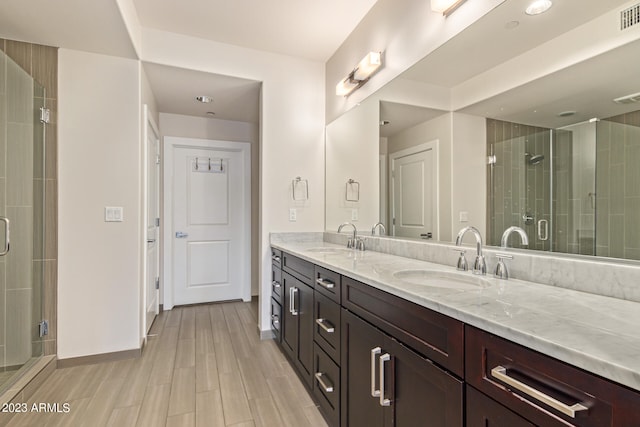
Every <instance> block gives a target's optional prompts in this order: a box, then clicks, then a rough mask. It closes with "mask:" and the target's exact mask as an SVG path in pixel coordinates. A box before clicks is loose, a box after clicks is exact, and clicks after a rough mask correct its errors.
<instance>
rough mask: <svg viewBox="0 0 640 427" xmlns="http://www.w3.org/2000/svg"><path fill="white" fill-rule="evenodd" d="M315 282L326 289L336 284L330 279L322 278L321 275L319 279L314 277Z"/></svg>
mask: <svg viewBox="0 0 640 427" xmlns="http://www.w3.org/2000/svg"><path fill="white" fill-rule="evenodd" d="M316 283H317V284H318V285H320V286H323V287H325V288H327V289H333V288H334V287H335V286H336V284H335V283H333V282H332V281H331V280H327V279H323V278H322V277H321V278H319V279H316Z"/></svg>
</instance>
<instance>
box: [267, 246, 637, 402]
mask: <svg viewBox="0 0 640 427" xmlns="http://www.w3.org/2000/svg"><path fill="white" fill-rule="evenodd" d="M272 246H273V247H275V248H278V249H281V250H283V251H285V252H288V253H290V254H292V255H295V256H298V257H300V258H302V259H305V260H307V261H310V262H312V263H314V264H317V265H320V266H322V267H325V268H328V269H330V270H333V271H335V272H337V273H340V274H343V275H345V276H349V277H351V278H353V279H355V280H358V281H360V282H363V283H366V284H368V285H370V286H373V287H375V288H378V289H381V290H383V291H386V292H389V293H391V294H394V295H397V296H399V297H402V298H404V299H406V300H409V301H412V302H415V303H417V304H420V305H421V306H424V307H427V308H430V309H432V310H435V311H438V312H440V313H442V314H446V315H448V316H450V317H453V318H455V319H458V320H460V321H462V322H464V323H467V324H469V325H472V326H476V327H478V328H480V329H483V330H485V331H488V332H491V333H494V334H496V335H498V336H501V337H503V338H506V339H508V340H511V341H514V342H516V343H519V344H521V345H524V346H526V347H528V348H531V349H534V350H537V351H539V352H541V353H544V354H547V355H549V356H552V357H554V358H556V359H559V360H562V361H564V362H566V363H569V364H571V365H574V366H577V367H579V368H582V369H584V370H586V371H589V372H593V373H595V374H598V375H600V376H602V377H604V378H608V379H610V380H612V381H615V382H618V383H620V384H624V385H626V386H628V387H631V388H633V389H635V390H638V391H640V303H638V302H633V301H625V300H620V299H615V298H610V297H603V296H599V295H594V294H588V293H584V292H579V291H574V290H570V289H563V288H558V287H554V286H546V285H541V284H537V283H531V282H525V281H520V280H512V279H509V280H499V279H495V278H493V276H492V275H490V274H487V276H482V278H483V279H486V280H487V281H488V282H489V286H488V287H478V288H477V289H476V288H475V287H473V286H470V287H467V288H470V289H447V288H438V287H430V286H425V285H419V284H412V283H407V282H406V281H403V280H400V279H397V278H396V277H394V275H393V274H394V273H395V272H397V271H401V270H420V269H426V270H435V271H442V272H449V273H452V274H456V273H457V274H464V275H468V277H469V280H473V275H472V274H471V272H457V271H456V269H455V266H451V267H448V266H445V265H441V264H434V263H430V262H426V261H418V260H414V259H410V258H403V257H399V256H395V255H389V254H383V253H380V252H374V251H364V252H360V251H353V250H346V248H344V247H343V246H338V245H335V244H331V243H326V242H319V241H314V242H290V243H289V242H272ZM318 248H327V249H329V250H330V251H331V250H332V249H338V251H337V252H322V251H318ZM310 249H311V250H310ZM639 286H640V284H639Z"/></svg>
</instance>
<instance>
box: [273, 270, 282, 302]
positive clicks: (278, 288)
mask: <svg viewBox="0 0 640 427" xmlns="http://www.w3.org/2000/svg"><path fill="white" fill-rule="evenodd" d="M271 296H272V297H273V298H275V300H276V301H278V302H279V303H280V305H282V302H283V301H282V270H280V268H277V267H276V266H275V265H274V266H273V267H272V268H271Z"/></svg>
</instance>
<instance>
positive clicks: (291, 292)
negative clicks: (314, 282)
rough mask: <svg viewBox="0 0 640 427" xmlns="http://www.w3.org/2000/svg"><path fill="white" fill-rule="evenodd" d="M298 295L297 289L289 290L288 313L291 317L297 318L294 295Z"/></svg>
mask: <svg viewBox="0 0 640 427" xmlns="http://www.w3.org/2000/svg"><path fill="white" fill-rule="evenodd" d="M297 293H298V288H295V287H294V288H290V289H289V311H290V312H291V314H292V315H294V316H297V315H298V311H297V310H296V300H295V298H296V294H297Z"/></svg>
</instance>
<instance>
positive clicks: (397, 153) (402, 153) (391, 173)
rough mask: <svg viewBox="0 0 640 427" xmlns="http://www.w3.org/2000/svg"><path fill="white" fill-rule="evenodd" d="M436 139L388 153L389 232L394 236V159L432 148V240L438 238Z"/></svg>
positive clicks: (438, 189)
mask: <svg viewBox="0 0 640 427" xmlns="http://www.w3.org/2000/svg"><path fill="white" fill-rule="evenodd" d="M439 142H440V141H439V140H438V139H434V140H431V141H428V142H425V143H422V144H418V145H414V146H413V147H409V148H405V149H403V150H399V151H395V152H393V153H389V177H390V179H391V183H390V185H389V189H390V193H391V194H390V195H389V205H390V209H389V212H390V214H391V215H390V218H389V221H391V224H390V225H391V227H390V229H391V234H392V235H393V236H395V234H396V233H395V228H396V225H395V224H394V223H393V219H394V218H395V217H396V212H395V196H396V195H395V161H396V160H398V159H400V158H402V157H406V156H410V155H413V154H417V153H420V152H422V151H426V150H429V149H430V150H433V156H434V157H433V158H434V160H435V161H434V166H435V167H434V170H433V171H432V173H433V182H434V185H435V191H434V192H433V202H434V203H433V207H432V216H433V218H435V221H436V223H435V227H434V234H435V235H434V236H433V240H436V241H437V240H440V212H439V209H438V205H439V202H440V157H439V156H438V144H439Z"/></svg>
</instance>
